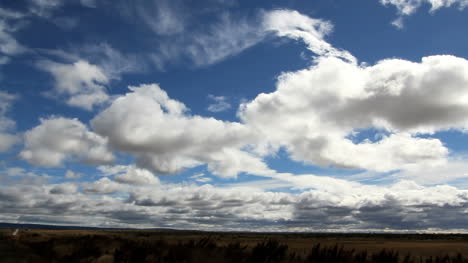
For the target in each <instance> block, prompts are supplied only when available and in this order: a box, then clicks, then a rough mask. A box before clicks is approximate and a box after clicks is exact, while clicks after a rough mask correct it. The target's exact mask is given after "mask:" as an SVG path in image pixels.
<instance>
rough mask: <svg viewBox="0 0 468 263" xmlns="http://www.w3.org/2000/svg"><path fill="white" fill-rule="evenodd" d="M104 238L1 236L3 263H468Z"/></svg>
mask: <svg viewBox="0 0 468 263" xmlns="http://www.w3.org/2000/svg"><path fill="white" fill-rule="evenodd" d="M99 233H101V234H95V235H92V234H91V235H90V234H87V235H83V234H76V235H70V234H68V235H61V234H55V235H52V234H50V233H49V232H47V234H39V233H36V232H34V233H29V234H25V233H20V234H18V235H15V236H13V235H10V236H8V235H0V259H1V260H0V262H35V263H36V262H38V263H41V262H71V263H75V262H76V263H78V262H80V263H81V262H100V263H105V262H115V263H140V262H141V263H144V262H156V263H179V262H181V263H189V262H194V263H212V262H213V263H215V262H216V263H224V262H227V263H282V262H294V263H333V262H336V263H468V258H467V257H466V256H464V255H462V254H460V253H458V254H457V253H447V254H445V255H434V256H421V255H411V254H409V253H406V254H402V253H400V252H398V251H394V250H391V249H381V250H379V251H367V250H362V249H360V250H355V249H347V248H345V247H344V246H343V245H338V244H336V245H330V243H328V245H323V244H321V243H313V244H312V243H311V244H310V246H308V248H305V249H304V250H303V251H300V250H297V249H291V248H290V246H288V244H287V242H283V241H281V240H278V239H275V238H270V237H266V238H264V239H263V240H260V241H258V240H257V241H255V242H250V243H249V242H247V243H246V242H245V241H246V240H248V235H232V239H236V238H239V239H238V240H234V241H232V242H226V241H225V240H224V241H223V240H221V239H220V235H218V236H216V235H206V236H201V235H199V236H196V237H198V238H196V237H195V236H193V235H192V236H191V237H192V239H188V238H187V239H179V240H177V239H163V238H162V237H161V236H158V233H145V232H138V233H130V232H128V233H127V232H122V233H124V234H119V233H117V234H115V233H112V232H109V233H107V232H99ZM172 235H173V236H174V237H176V236H177V235H179V234H178V233H174V234H172ZM188 236H189V237H190V235H188ZM179 237H183V235H182V234H180V235H179ZM174 240H176V241H174ZM2 248H3V250H2ZM6 249H9V252H8V253H5V251H6ZM2 253H3V254H2Z"/></svg>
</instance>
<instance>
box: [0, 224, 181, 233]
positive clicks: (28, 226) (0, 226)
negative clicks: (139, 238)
mask: <svg viewBox="0 0 468 263" xmlns="http://www.w3.org/2000/svg"><path fill="white" fill-rule="evenodd" d="M0 229H45V230H159V231H179V230H177V229H168V228H146V229H140V228H110V227H109V228H105V227H89V226H61V225H41V224H15V223H2V222H0Z"/></svg>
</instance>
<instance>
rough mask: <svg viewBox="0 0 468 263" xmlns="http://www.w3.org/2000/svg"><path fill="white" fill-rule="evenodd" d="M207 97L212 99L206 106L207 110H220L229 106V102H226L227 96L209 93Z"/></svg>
mask: <svg viewBox="0 0 468 263" xmlns="http://www.w3.org/2000/svg"><path fill="white" fill-rule="evenodd" d="M208 99H210V100H211V101H213V103H212V104H210V105H208V108H206V109H207V110H208V111H211V112H222V111H225V110H228V109H230V108H231V104H230V103H229V102H227V98H226V97H224V96H214V95H212V94H210V95H208Z"/></svg>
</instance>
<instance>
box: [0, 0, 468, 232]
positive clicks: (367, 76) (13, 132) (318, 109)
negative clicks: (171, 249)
mask: <svg viewBox="0 0 468 263" xmlns="http://www.w3.org/2000/svg"><path fill="white" fill-rule="evenodd" d="M466 5H468V2H466V1H465V0H458V1H457V0H456V1H448V0H417V1H410V0H404V1H397V0H380V1H378V0H365V1H344V0H341V1H340V0H333V1H302V0H290V1H254V2H252V1H240V0H209V1H203V2H202V3H200V2H199V1H198V2H197V1H186V0H177V1H168V0H158V1H156V0H149V1H143V0H135V1H123V0H122V1H120V0H119V1H109V0H74V1H63V0H24V1H3V2H2V4H0V156H1V158H2V162H1V166H0V207H1V211H2V213H0V221H5V222H18V223H45V224H66V225H77V224H79V225H90V226H107V227H122V226H124V227H171V228H181V229H204V230H264V231H431V232H432V231H457V232H465V231H466V229H467V225H466V223H465V222H467V219H468V215H467V213H466V207H467V206H468V180H467V174H468V164H467V162H466V160H467V157H466V148H467V147H468V144H467V139H468V136H467V135H466V129H467V128H468V118H467V117H466V116H468V104H467V99H468V60H467V58H468V49H467V48H466V47H467V44H468V31H467V29H466V25H468V16H467V14H468V13H467V12H468V9H466V8H465V6H466ZM440 213H445V214H446V217H444V218H440V217H438V216H437V215H438V214H440ZM390 215H391V216H392V217H393V218H392V220H388V218H389V216H390Z"/></svg>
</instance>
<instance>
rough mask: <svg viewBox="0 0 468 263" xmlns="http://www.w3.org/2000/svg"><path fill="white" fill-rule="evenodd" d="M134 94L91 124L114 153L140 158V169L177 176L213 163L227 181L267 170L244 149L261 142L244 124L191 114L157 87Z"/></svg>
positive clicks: (142, 88)
mask: <svg viewBox="0 0 468 263" xmlns="http://www.w3.org/2000/svg"><path fill="white" fill-rule="evenodd" d="M130 90H131V92H129V93H127V94H125V95H124V96H121V97H119V98H117V99H115V101H114V102H113V103H112V104H111V106H109V107H108V108H107V109H105V110H104V111H103V112H101V113H100V114H98V115H97V116H96V117H95V118H94V119H93V120H92V121H91V123H92V126H93V129H94V130H95V131H96V132H97V133H98V134H100V135H101V136H104V137H106V138H108V139H109V144H110V146H111V147H113V149H115V150H118V151H122V152H127V153H132V154H135V155H136V156H137V163H138V164H139V165H140V166H142V167H146V168H149V169H151V170H153V171H155V172H158V173H175V172H178V171H180V170H181V169H183V168H188V167H193V166H196V165H200V164H203V163H208V166H209V168H210V169H211V170H212V171H213V172H215V173H217V174H219V175H222V176H236V175H237V174H238V173H239V172H242V171H245V172H247V171H255V172H263V173H265V172H266V171H268V169H267V168H266V165H265V164H263V162H262V161H261V160H260V159H258V158H256V157H255V156H253V155H252V154H250V153H248V152H245V151H242V150H241V148H242V147H244V146H246V145H247V144H249V143H250V142H255V137H256V136H255V134H254V133H252V132H251V131H250V130H249V129H248V128H246V127H245V126H244V125H242V124H240V123H231V122H223V121H219V120H216V119H214V118H204V117H201V116H196V115H195V116H193V115H190V114H189V113H188V110H187V109H186V107H185V105H184V104H182V103H180V102H178V101H176V100H173V99H170V98H169V97H168V96H167V93H166V92H165V91H163V90H162V89H160V88H159V86H158V85H156V84H151V85H141V86H140V87H130Z"/></svg>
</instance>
